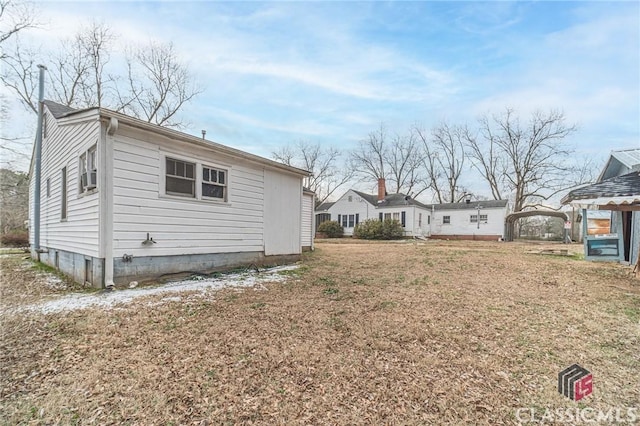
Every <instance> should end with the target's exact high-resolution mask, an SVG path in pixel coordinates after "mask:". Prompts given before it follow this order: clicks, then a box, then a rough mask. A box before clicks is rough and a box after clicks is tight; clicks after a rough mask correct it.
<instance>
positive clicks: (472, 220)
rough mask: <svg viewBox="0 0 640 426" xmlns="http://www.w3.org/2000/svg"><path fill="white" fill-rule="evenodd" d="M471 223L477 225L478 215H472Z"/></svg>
mask: <svg viewBox="0 0 640 426" xmlns="http://www.w3.org/2000/svg"><path fill="white" fill-rule="evenodd" d="M469 221H470V222H471V223H477V222H478V215H477V214H472V215H471V219H470V220H469Z"/></svg>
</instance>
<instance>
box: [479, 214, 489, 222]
mask: <svg viewBox="0 0 640 426" xmlns="http://www.w3.org/2000/svg"><path fill="white" fill-rule="evenodd" d="M488 221H489V218H488V217H487V215H486V214H481V215H480V222H481V223H487V222H488Z"/></svg>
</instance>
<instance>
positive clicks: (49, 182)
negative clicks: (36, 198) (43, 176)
mask: <svg viewBox="0 0 640 426" xmlns="http://www.w3.org/2000/svg"><path fill="white" fill-rule="evenodd" d="M50 195H51V178H47V198H49V196H50Z"/></svg>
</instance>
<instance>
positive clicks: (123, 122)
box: [30, 101, 313, 286]
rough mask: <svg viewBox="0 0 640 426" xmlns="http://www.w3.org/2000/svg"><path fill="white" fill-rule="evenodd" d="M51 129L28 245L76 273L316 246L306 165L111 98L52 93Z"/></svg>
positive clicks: (105, 276) (202, 265)
mask: <svg viewBox="0 0 640 426" xmlns="http://www.w3.org/2000/svg"><path fill="white" fill-rule="evenodd" d="M43 134H44V137H43V143H42V167H41V191H40V192H41V198H40V204H41V214H40V229H39V237H40V245H39V247H35V246H34V236H35V233H36V232H38V230H36V229H34V227H33V225H34V216H33V215H34V208H33V207H34V204H33V203H34V195H35V194H34V188H35V186H34V183H35V182H34V179H33V173H32V174H31V182H30V224H31V225H32V226H31V229H30V239H31V246H32V247H31V253H32V256H33V257H34V258H38V259H39V260H41V261H42V262H45V263H47V264H50V265H52V266H54V267H56V268H58V269H60V270H61V271H62V272H64V273H66V274H68V275H70V276H72V277H73V278H74V279H75V280H76V281H79V282H88V283H91V284H92V285H94V286H105V285H107V286H108V285H111V284H112V283H116V284H120V283H127V282H129V281H131V280H140V279H145V278H155V277H159V276H162V275H165V274H172V273H177V272H185V271H209V270H214V269H219V268H225V267H231V266H235V265H241V264H251V263H264V262H268V263H272V262H278V261H284V260H289V259H297V258H298V257H299V256H300V253H301V252H302V246H303V245H304V246H308V247H312V246H313V239H312V237H313V235H312V231H313V213H312V209H311V208H310V207H309V205H308V204H309V203H308V201H309V199H310V200H311V205H313V195H312V194H308V193H305V195H304V196H303V187H302V181H303V178H304V177H305V176H308V172H306V171H304V170H300V169H297V168H294V167H289V166H286V165H283V164H281V163H277V162H274V161H271V160H268V159H265V158H262V157H259V156H256V155H252V154H249V153H246V152H243V151H240V150H237V149H233V148H230V147H227V146H224V145H220V144H217V143H214V142H210V141H206V140H204V139H201V138H197V137H194V136H190V135H187V134H185V133H181V132H178V131H175V130H172V129H168V128H164V127H161V126H157V125H153V124H149V123H146V122H144V121H141V120H138V119H135V118H132V117H129V116H126V115H123V114H120V113H117V112H114V111H110V110H107V109H104V108H89V109H85V110H74V109H71V108H69V107H65V106H62V105H59V104H56V103H53V102H50V101H45V107H44V122H43ZM33 166H34V163H33V160H32V169H33ZM305 211H306V213H304V214H303V212H305ZM305 227H306V228H308V229H306V228H305ZM310 237H311V241H309V238H310Z"/></svg>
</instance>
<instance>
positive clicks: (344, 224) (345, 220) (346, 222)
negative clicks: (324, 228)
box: [342, 214, 349, 228]
mask: <svg viewBox="0 0 640 426" xmlns="http://www.w3.org/2000/svg"><path fill="white" fill-rule="evenodd" d="M348 224H349V222H348V217H347V215H346V214H343V215H342V227H343V228H346V227H347V225H348Z"/></svg>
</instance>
